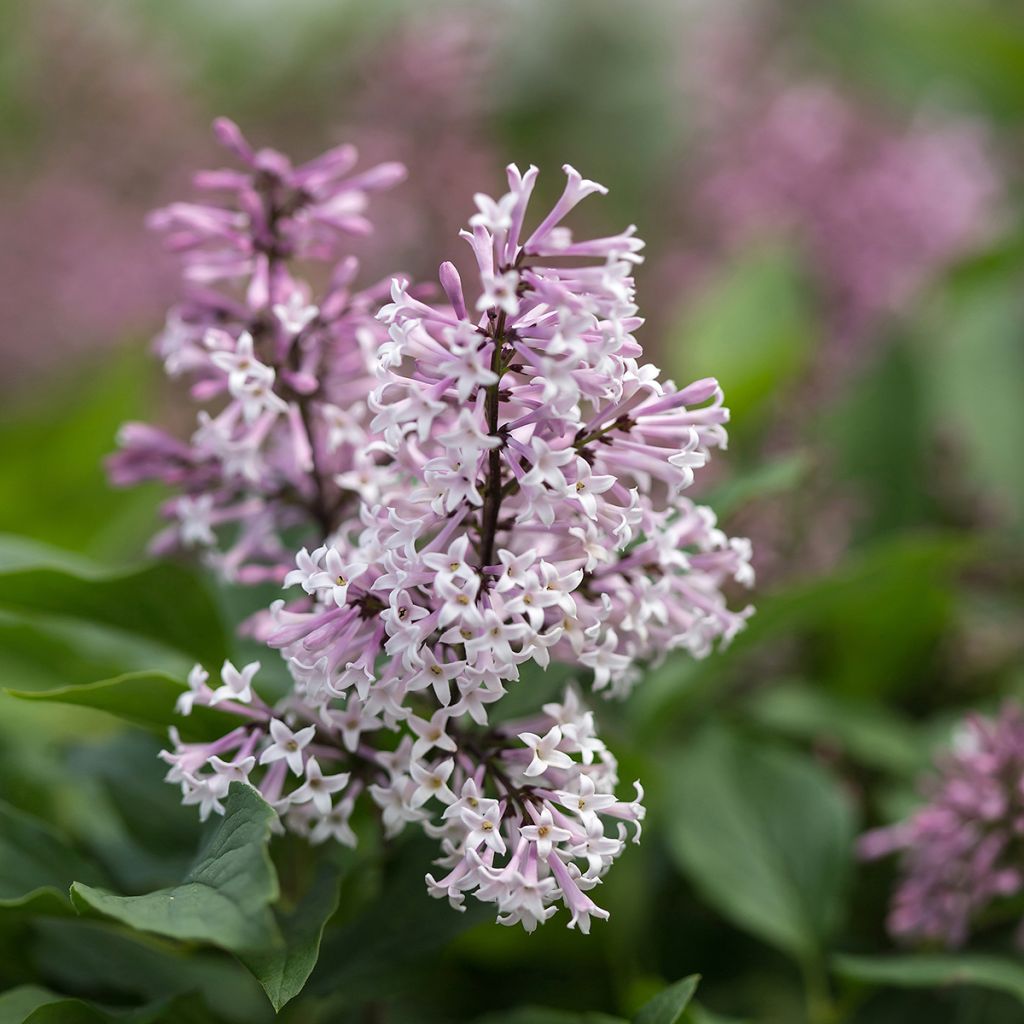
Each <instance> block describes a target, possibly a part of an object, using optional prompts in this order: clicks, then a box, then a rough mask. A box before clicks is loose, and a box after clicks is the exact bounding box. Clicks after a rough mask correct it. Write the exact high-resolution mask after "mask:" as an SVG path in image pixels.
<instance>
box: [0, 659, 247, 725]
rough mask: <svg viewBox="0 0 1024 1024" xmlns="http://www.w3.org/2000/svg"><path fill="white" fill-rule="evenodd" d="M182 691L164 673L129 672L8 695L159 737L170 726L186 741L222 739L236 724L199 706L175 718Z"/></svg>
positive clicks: (180, 686) (13, 691)
mask: <svg viewBox="0 0 1024 1024" xmlns="http://www.w3.org/2000/svg"><path fill="white" fill-rule="evenodd" d="M184 689H185V685H184V683H182V682H180V681H179V680H177V679H173V678H171V676H169V675H166V674H165V673H163V672H129V673H128V674H127V675H123V676H117V677H116V678H114V679H101V680H99V681H98V682H95V683H85V684H83V685H80V686H61V687H58V688H57V689H55V690H25V691H19V690H9V691H8V693H10V694H11V696H12V697H17V698H18V699H19V700H33V701H48V702H51V703H57V704H74V705H77V706H78V707H87V708H95V709H96V710H98V711H106V712H108V713H109V714H112V715H116V716H117V717H118V718H123V719H124V720H125V721H126V722H131V723H133V724H134V725H141V726H143V727H145V728H147V729H153V730H155V731H156V732H158V733H161V734H166V732H167V727H168V725H170V724H172V723H173V724H174V725H176V726H177V727H178V729H179V731H180V732H181V734H182V736H184V737H185V738H186V739H192V738H212V737H216V736H222V735H224V733H226V732H229V731H230V730H231V729H232V728H233V727H234V725H235V724H237V723H236V722H235V721H234V720H233V719H232V716H231V715H229V714H227V713H226V712H223V711H218V710H217V709H216V708H209V707H202V706H199V705H197V706H196V707H194V708H193V709H192V714H190V715H185V716H176V715H175V713H174V702H175V700H176V699H177V698H178V695H179V694H180V693H181V692H182V691H183V690H184Z"/></svg>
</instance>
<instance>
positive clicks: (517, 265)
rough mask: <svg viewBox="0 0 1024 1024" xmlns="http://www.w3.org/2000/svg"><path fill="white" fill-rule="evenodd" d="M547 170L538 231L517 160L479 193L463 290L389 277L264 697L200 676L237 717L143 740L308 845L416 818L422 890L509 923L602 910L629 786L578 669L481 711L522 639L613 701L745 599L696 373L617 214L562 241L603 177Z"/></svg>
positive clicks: (520, 663) (200, 696) (516, 678)
mask: <svg viewBox="0 0 1024 1024" xmlns="http://www.w3.org/2000/svg"><path fill="white" fill-rule="evenodd" d="M565 172H566V176H567V183H566V187H565V190H564V192H563V194H562V196H561V198H560V199H559V200H558V202H557V203H556V204H555V206H554V208H553V209H552V210H551V211H549V212H548V213H547V214H546V215H545V216H543V217H542V218H540V219H539V221H537V222H536V226H528V225H529V224H531V223H533V219H532V218H530V217H529V216H528V204H529V200H530V194H531V192H532V190H533V186H534V182H535V180H536V177H537V170H536V168H533V167H531V168H530V169H529V170H528V171H526V172H525V173H521V172H520V171H519V170H518V169H517V168H516V167H515V166H512V167H510V168H509V171H508V181H509V192H508V193H507V194H506V195H504V196H501V197H498V198H496V199H492V198H490V197H487V196H482V195H478V196H477V197H476V206H477V210H478V212H477V213H476V214H474V216H473V217H472V219H471V221H470V227H469V229H468V230H467V231H465V232H463V237H464V238H465V239H466V240H467V241H468V242H469V244H470V247H471V250H472V253H473V257H474V261H475V264H476V274H475V275H474V276H475V278H476V281H475V284H474V287H473V288H472V290H471V291H470V292H469V294H467V292H466V289H465V287H464V285H463V282H462V280H461V278H460V275H459V274H458V272H457V271H456V269H455V267H454V265H452V264H450V263H445V264H444V265H443V266H442V267H441V273H440V283H441V289H442V291H443V293H444V295H445V297H446V300H447V301H446V302H444V303H440V304H430V303H427V302H425V301H423V300H421V299H420V298H417V297H415V296H414V295H413V293H411V291H410V289H409V288H408V286H407V283H406V282H405V281H403V280H397V279H396V280H395V281H394V282H393V285H392V301H391V302H390V303H389V304H387V305H385V306H384V307H383V308H382V309H381V311H380V313H379V318H380V320H381V322H382V323H384V324H385V325H386V326H387V330H388V340H387V341H386V342H385V343H384V344H383V345H382V346H381V347H380V348H379V350H378V353H377V359H376V377H377V386H376V388H375V389H374V390H373V392H372V393H371V394H370V395H369V397H368V400H367V404H368V407H369V408H370V410H371V411H372V413H373V419H372V421H371V423H370V426H369V429H370V431H371V432H372V434H373V435H374V437H375V441H374V442H373V444H372V450H373V453H374V456H375V459H374V462H373V463H372V465H371V466H370V471H371V473H372V480H371V481H370V483H369V486H368V489H367V490H366V491H365V492H364V494H363V501H362V503H361V505H360V510H359V522H358V525H352V526H342V527H341V528H339V529H337V530H335V531H334V532H333V533H332V534H330V535H329V536H327V537H326V538H325V543H324V544H323V545H322V546H321V547H319V548H317V549H315V550H313V551H310V550H309V548H308V547H307V548H304V549H303V550H302V551H300V552H299V553H298V555H297V557H296V560H295V569H294V570H293V571H292V572H291V573H289V574H288V579H287V583H288V584H289V586H290V587H291V589H292V592H293V594H294V600H293V601H292V602H291V603H289V604H286V603H285V602H284V601H279V602H277V603H276V604H275V606H274V607H273V608H272V610H271V612H270V615H269V617H268V621H267V622H265V623H264V624H263V630H264V632H265V634H266V636H267V638H268V640H269V643H270V645H271V646H272V647H275V648H277V649H279V650H280V651H281V652H282V654H283V656H284V658H285V660H286V662H287V665H288V668H289V671H290V673H291V676H292V679H293V682H294V686H293V691H292V692H291V693H290V694H289V695H288V696H287V697H286V698H284V699H283V700H282V701H281V702H280V703H279V704H278V705H277V706H275V707H268V706H267V705H266V704H263V703H262V702H261V701H260V700H259V698H258V697H255V696H251V699H249V700H245V699H236V700H234V701H231V700H228V699H220V698H218V697H217V694H224V693H225V692H226V690H225V688H231V687H232V686H233V685H234V688H235V690H238V691H240V692H242V693H244V694H245V696H250V695H249V693H248V692H247V691H246V690H245V688H244V687H241V686H238V685H237V684H233V682H232V681H233V680H235V678H236V676H237V675H238V673H237V671H236V670H234V669H233V668H232V669H231V671H230V672H227V675H226V677H225V678H224V686H221V687H216V688H213V687H211V686H210V685H209V684H208V682H207V678H206V676H205V674H204V673H202V672H201V671H198V672H196V673H194V674H193V677H192V679H191V688H190V692H189V694H188V695H187V696H186V699H185V700H184V701H183V706H184V707H186V708H188V707H191V706H192V705H193V704H207V703H210V702H211V701H213V700H217V701H218V705H217V706H218V707H219V708H221V709H225V708H226V709H229V710H234V711H236V712H237V713H238V714H239V715H240V716H241V718H242V719H243V724H242V725H240V727H239V728H238V729H236V730H234V731H233V732H232V733H229V734H228V736H227V737H225V738H224V739H223V740H220V741H217V742H216V743H213V744H208V745H202V746H195V745H186V744H182V743H181V742H180V741H178V740H175V744H174V750H172V751H168V752H166V753H165V755H164V756H165V758H166V759H167V760H168V761H169V763H170V764H171V771H170V773H169V776H168V777H169V779H171V781H175V782H178V783H180V784H181V786H182V789H183V792H184V794H185V798H186V800H188V801H189V802H190V803H198V804H199V805H200V808H201V809H202V808H207V809H208V810H207V813H209V810H213V811H217V810H218V809H219V803H218V799H219V796H220V795H222V793H223V792H224V791H225V790H226V784H225V783H224V782H223V781H221V779H222V774H221V773H218V771H217V765H216V763H214V762H213V760H212V759H213V758H218V759H220V760H221V761H225V762H227V763H230V764H235V763H237V764H244V765H246V766H247V768H246V771H247V772H248V776H249V778H250V780H251V781H252V783H253V784H254V785H257V786H258V787H259V789H260V790H261V792H262V793H263V794H264V796H265V797H266V798H267V799H268V800H269V801H270V802H271V803H272V804H274V806H275V807H277V809H278V810H279V812H280V813H281V815H282V820H283V822H284V824H285V825H286V826H288V827H291V828H295V829H297V830H299V831H302V832H305V833H307V834H308V835H309V836H310V837H311V838H312V839H313V840H315V841H319V840H321V839H325V838H328V837H330V836H334V837H336V838H338V839H339V840H341V841H343V842H353V841H354V840H355V834H354V831H353V830H352V827H351V825H350V824H349V819H350V816H351V814H352V808H353V806H354V802H355V800H356V799H357V798H358V797H360V796H361V795H363V794H368V795H369V798H370V799H371V800H372V801H373V802H374V803H375V804H376V806H377V808H378V810H379V813H380V816H381V820H382V823H383V827H384V829H385V831H386V832H387V833H388V834H393V833H396V832H398V831H400V830H401V829H402V828H404V827H405V826H406V825H407V824H412V823H414V824H416V825H418V826H420V827H422V828H423V829H424V830H425V831H426V832H427V833H428V834H429V835H431V836H433V837H435V838H437V839H438V840H439V841H440V843H441V858H440V860H439V861H438V862H437V863H438V865H439V866H440V870H438V871H435V872H432V873H431V874H429V875H428V876H427V883H428V887H429V889H430V891H431V892H432V893H433V894H434V895H437V896H442V897H445V898H447V899H448V900H449V901H450V902H451V903H452V905H453V906H455V907H461V906H462V905H463V904H464V901H465V899H466V896H467V895H472V896H473V897H475V898H476V899H478V900H481V901H483V902H487V903H491V904H494V906H495V908H496V911H497V916H498V920H499V921H500V922H501V923H503V924H522V925H523V926H524V927H525V928H527V929H528V930H532V929H533V928H534V927H536V925H537V924H539V923H541V922H543V921H545V920H546V919H547V918H549V917H550V916H552V915H553V914H554V913H555V912H556V911H557V908H558V906H559V905H561V906H564V907H565V909H566V910H567V911H568V913H569V922H570V926H573V927H579V928H581V929H582V930H584V931H586V930H588V929H589V927H590V922H591V919H592V918H595V917H597V918H602V917H606V916H607V913H606V911H604V910H602V909H601V908H600V907H599V906H598V904H597V903H595V901H594V900H593V899H592V898H591V896H590V892H591V891H592V890H593V889H594V887H595V886H596V885H597V884H598V883H599V882H600V880H601V878H602V876H603V874H604V872H605V871H606V870H607V869H608V867H609V866H610V865H611V863H612V862H613V861H614V860H615V859H616V858H617V857H618V856H619V854H620V853H621V852H622V850H623V848H624V845H625V839H626V838H628V836H629V835H630V832H632V835H633V837H634V838H639V830H640V824H639V823H640V821H641V819H642V818H643V813H644V809H643V806H642V803H641V802H640V801H641V798H642V789H641V788H640V786H639V784H636V798H635V799H632V800H630V799H627V798H624V797H622V796H620V795H617V792H616V790H617V785H618V779H617V771H616V763H615V759H614V757H613V755H612V753H611V752H610V751H609V750H608V749H607V747H606V746H605V744H604V743H603V742H602V741H601V740H600V738H599V737H598V735H597V733H596V723H595V717H594V714H593V712H591V711H589V710H588V709H587V708H586V707H585V705H584V704H583V701H582V698H581V697H580V695H579V692H578V691H577V690H576V689H575V688H574V687H570V688H569V689H568V691H567V692H566V693H565V695H564V697H563V699H562V700H561V702H558V703H549V704H545V705H544V706H543V708H542V709H540V710H539V711H538V712H537V713H536V714H534V715H529V716H527V717H525V718H522V719H519V720H516V721H512V722H510V721H508V720H507V716H502V715H500V714H498V715H495V712H496V711H500V706H501V701H502V698H503V697H504V696H505V695H506V693H507V692H508V691H509V690H510V689H511V688H513V687H515V686H517V685H525V684H520V672H521V671H522V670H523V669H524V668H525V667H526V666H527V665H528V664H529V663H531V662H533V663H536V666H539V668H541V669H544V668H546V667H547V666H548V665H549V663H550V662H551V661H552V660H553V659H554V660H558V661H562V662H565V663H567V664H569V665H572V666H576V667H578V668H579V670H580V673H581V675H588V676H590V677H591V678H592V683H593V688H594V689H595V690H598V691H601V692H602V693H603V694H604V695H605V696H616V697H622V696H625V695H627V694H628V693H629V691H630V690H631V689H632V687H633V686H634V685H635V684H636V683H637V682H638V681H639V679H640V677H641V666H642V665H647V664H649V663H651V662H655V661H657V660H659V659H661V658H663V657H664V656H665V655H666V653H667V652H669V651H671V650H673V649H680V648H681V649H683V650H685V651H688V652H689V653H690V654H692V655H693V656H696V657H703V656H705V655H707V654H708V653H709V652H710V651H711V650H712V648H713V646H714V645H715V644H716V642H722V643H725V642H728V641H729V640H730V639H731V638H732V636H733V635H734V634H735V633H736V632H737V631H738V630H739V629H741V628H742V626H743V624H744V622H745V620H746V617H747V616H748V614H749V612H750V609H744V610H742V611H734V610H731V609H730V608H729V606H728V604H727V602H726V599H725V596H724V595H723V592H722V588H723V586H725V585H726V584H727V583H729V582H730V581H738V582H739V583H740V584H743V585H749V584H750V583H751V582H752V573H751V569H750V564H749V554H750V552H749V545H748V544H747V543H746V542H745V541H743V540H737V539H730V538H728V537H726V536H725V534H723V533H722V532H721V531H720V530H719V529H718V528H717V527H716V525H715V518H714V515H713V514H712V513H711V512H710V511H709V510H708V509H706V508H703V507H700V506H698V505H696V504H694V503H693V502H692V501H691V500H690V499H689V498H687V497H686V496H685V495H684V493H683V492H684V490H685V489H686V488H687V487H688V486H689V485H690V483H691V481H692V479H693V474H694V471H695V470H697V469H699V468H700V467H701V466H703V465H704V463H705V462H706V460H707V458H708V456H709V454H710V452H711V451H712V450H713V449H715V448H721V447H723V446H724V445H725V442H726V431H725V423H726V421H727V419H728V415H727V411H726V409H725V408H724V407H723V405H722V395H721V392H720V390H719V388H718V385H717V383H716V382H715V381H714V380H702V381H698V382H696V383H694V384H691V385H689V386H688V387H686V388H683V389H678V388H676V386H675V385H674V384H672V382H670V381H664V380H661V379H660V374H659V371H658V370H657V368H656V367H654V366H651V365H650V364H646V363H644V362H642V350H641V348H640V345H639V344H638V342H637V341H636V338H635V337H634V331H636V329H637V328H638V327H639V326H640V324H641V322H642V321H641V319H640V318H639V317H638V316H637V308H636V305H635V304H634V283H633V277H632V274H633V269H634V267H635V266H636V265H637V264H638V263H639V262H640V256H639V252H640V250H641V248H642V244H643V243H642V242H641V241H640V240H639V239H637V238H636V237H635V234H634V230H633V229H632V228H629V229H628V230H626V231H623V232H622V233H620V234H617V235H612V236H609V237H605V238H597V239H589V240H582V241H577V240H576V239H575V238H574V237H573V235H572V233H571V232H570V230H569V228H568V227H567V226H566V225H565V223H564V221H565V218H566V217H567V215H568V214H569V213H570V212H571V211H572V209H573V208H574V207H575V206H576V205H577V203H579V202H580V200H582V199H583V198H585V197H586V196H588V195H591V194H593V193H603V192H604V191H605V190H604V188H603V187H602V186H600V185H597V184H596V183H594V182H591V181H587V180H586V179H584V178H582V177H581V176H580V175H579V174H578V173H577V172H576V171H575V170H574V169H572V168H571V167H566V168H565ZM225 668H226V670H227V666H226V667H225ZM244 674H245V675H246V680H248V667H247V668H246V670H244ZM310 730H312V732H310ZM268 752H269V753H268ZM311 763H312V764H313V766H314V767H313V768H312V769H310V767H309V766H310V764H311ZM328 778H329V779H331V783H330V788H329V787H328V786H327V785H326V783H327V780H328ZM339 779H344V781H343V782H342V781H338V780H339ZM313 790H316V793H317V797H318V799H313V796H312V793H313ZM296 793H299V794H300V796H298V797H297V796H296V795H295V794H296ZM631 826H632V828H631Z"/></svg>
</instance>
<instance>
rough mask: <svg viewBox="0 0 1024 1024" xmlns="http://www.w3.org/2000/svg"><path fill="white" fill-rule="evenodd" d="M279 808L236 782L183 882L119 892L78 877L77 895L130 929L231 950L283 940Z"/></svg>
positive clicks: (73, 890) (80, 903)
mask: <svg viewBox="0 0 1024 1024" xmlns="http://www.w3.org/2000/svg"><path fill="white" fill-rule="evenodd" d="M274 820H275V815H274V811H273V810H272V808H271V807H270V806H269V805H268V804H267V803H266V802H265V801H264V800H263V799H262V797H260V795H259V794H258V793H257V792H256V790H255V789H253V788H252V787H251V786H247V785H245V784H243V783H237V782H234V783H232V784H231V789H230V791H229V794H228V799H227V803H226V805H225V814H224V818H223V819H222V820H221V821H220V822H219V823H218V825H217V827H216V829H215V830H214V831H213V833H212V834H211V836H210V838H209V840H208V842H207V843H206V845H205V847H204V848H203V850H202V851H201V852H200V855H199V858H198V859H197V861H196V863H195V864H194V866H193V867H192V869H191V870H190V871H189V872H188V874H187V875H186V876H185V879H184V880H183V881H182V882H181V883H180V884H179V885H176V886H174V887H173V888H169V889H161V890H159V891H158V892H152V893H147V894H146V895H144V896H117V895H115V894H114V893H111V892H106V891H104V890H102V889H96V888H93V887H92V886H89V885H83V884H81V883H78V882H76V883H75V884H74V885H72V887H71V897H72V900H73V901H74V903H75V905H76V906H77V907H79V908H80V909H82V910H86V909H91V910H93V911H96V912H97V913H99V914H102V915H105V916H106V917H111V918H114V919H115V920H117V921H120V922H121V923H122V924H126V925H128V926H129V927H131V928H137V929H138V930H139V931H143V932H153V933H155V934H157V935H164V936H167V937H168V938H173V939H181V940H183V941H189V942H207V943H210V944H211V945H214V946H219V947H221V948H222V949H226V950H229V951H230V952H233V953H245V952H247V951H251V950H258V949H265V948H268V947H271V946H273V945H275V944H279V943H280V942H281V937H280V933H279V932H278V930H277V925H276V924H275V922H274V917H273V914H272V913H271V911H270V905H271V904H272V903H273V902H274V900H275V899H277V895H278V886H277V874H276V872H275V871H274V865H273V863H272V861H271V859H270V854H269V852H268V850H267V844H268V843H269V840H270V826H271V824H272V822H273V821H274Z"/></svg>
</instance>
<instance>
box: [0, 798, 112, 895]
mask: <svg viewBox="0 0 1024 1024" xmlns="http://www.w3.org/2000/svg"><path fill="white" fill-rule="evenodd" d="M76 878H84V879H88V880H90V881H93V882H100V881H102V878H103V876H102V875H101V873H100V872H99V870H98V869H97V868H96V867H95V865H93V864H92V863H91V862H90V861H89V860H87V859H86V858H85V857H83V856H82V855H81V854H79V853H78V852H77V851H75V850H74V849H73V848H72V847H71V845H70V844H69V843H68V842H67V841H66V840H65V839H63V838H62V837H61V836H60V835H59V834H58V833H57V832H55V831H54V830H53V829H51V828H50V826H49V825H47V824H45V823H44V822H42V821H39V820H38V819H37V818H33V817H31V816H30V815H28V814H24V813H23V812H21V811H18V810H15V809H14V808H13V807H10V806H8V805H7V804H5V803H0V908H18V909H22V910H24V911H25V912H32V913H39V914H47V913H50V914H52V913H61V912H62V911H66V910H68V909H70V908H69V907H68V903H67V896H66V893H67V890H68V886H69V885H70V884H71V882H72V881H73V880H74V879H76Z"/></svg>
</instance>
